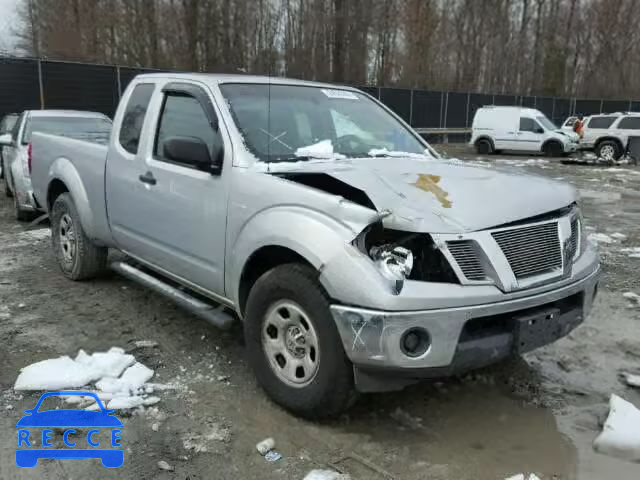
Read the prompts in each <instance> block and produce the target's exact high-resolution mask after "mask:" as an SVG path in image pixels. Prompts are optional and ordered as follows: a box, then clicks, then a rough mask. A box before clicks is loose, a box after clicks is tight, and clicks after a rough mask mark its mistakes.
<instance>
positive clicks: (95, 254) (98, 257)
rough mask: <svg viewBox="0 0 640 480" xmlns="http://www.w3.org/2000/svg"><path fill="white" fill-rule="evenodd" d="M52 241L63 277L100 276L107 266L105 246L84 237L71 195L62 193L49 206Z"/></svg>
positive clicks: (84, 277) (87, 277)
mask: <svg viewBox="0 0 640 480" xmlns="http://www.w3.org/2000/svg"><path fill="white" fill-rule="evenodd" d="M51 242H52V245H53V251H54V253H55V255H56V258H57V260H58V265H60V270H62V273H63V274H64V276H65V277H67V278H69V279H71V280H86V279H89V278H93V277H96V276H98V275H100V274H101V273H102V272H103V271H104V270H105V269H106V265H107V253H108V251H107V249H106V248H104V247H98V246H96V245H94V244H92V243H91V241H90V240H89V238H87V236H86V234H85V233H84V230H83V229H82V224H81V223H80V217H79V215H78V211H77V209H76V206H75V204H74V203H73V199H72V198H71V195H69V194H68V193H63V194H62V195H60V196H59V197H58V198H56V200H55V202H54V203H53V208H52V209H51Z"/></svg>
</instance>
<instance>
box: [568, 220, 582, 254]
mask: <svg viewBox="0 0 640 480" xmlns="http://www.w3.org/2000/svg"><path fill="white" fill-rule="evenodd" d="M578 222H579V221H578V217H573V218H572V219H571V237H570V238H569V258H574V257H575V256H576V253H577V252H578V242H579V241H580V224H579V223H578Z"/></svg>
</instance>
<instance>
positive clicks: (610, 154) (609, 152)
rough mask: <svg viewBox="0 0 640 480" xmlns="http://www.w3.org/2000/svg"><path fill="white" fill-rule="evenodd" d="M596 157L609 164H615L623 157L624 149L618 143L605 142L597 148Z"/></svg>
mask: <svg viewBox="0 0 640 480" xmlns="http://www.w3.org/2000/svg"><path fill="white" fill-rule="evenodd" d="M596 155H597V157H598V158H601V159H602V160H605V161H607V162H614V161H616V160H618V159H619V158H620V156H621V155H622V149H621V148H620V145H619V144H618V143H617V142H614V141H613V140H605V141H603V142H600V143H599V144H598V146H597V147H596Z"/></svg>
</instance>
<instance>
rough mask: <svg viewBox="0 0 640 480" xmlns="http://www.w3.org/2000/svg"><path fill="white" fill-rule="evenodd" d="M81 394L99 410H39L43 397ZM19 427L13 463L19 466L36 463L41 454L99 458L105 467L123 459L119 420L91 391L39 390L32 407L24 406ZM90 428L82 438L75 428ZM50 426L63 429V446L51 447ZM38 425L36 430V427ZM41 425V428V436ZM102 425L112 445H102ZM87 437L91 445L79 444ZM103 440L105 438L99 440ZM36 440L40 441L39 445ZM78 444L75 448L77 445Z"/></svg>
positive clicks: (51, 432)
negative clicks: (89, 398)
mask: <svg viewBox="0 0 640 480" xmlns="http://www.w3.org/2000/svg"><path fill="white" fill-rule="evenodd" d="M70 395H81V396H84V397H92V398H93V399H95V401H96V404H97V405H98V407H100V410H99V411H90V410H82V409H59V410H49V411H43V412H39V411H38V410H39V408H40V406H41V405H42V402H43V400H44V399H45V398H48V397H56V396H57V397H67V396H70ZM25 413H26V414H27V415H25V416H24V417H22V418H21V419H20V420H18V423H17V424H16V426H17V427H18V448H17V449H16V465H18V467H21V468H32V467H35V466H36V464H37V463H38V460H39V459H40V458H58V459H65V458H71V459H81V458H99V459H100V460H101V461H102V465H104V466H105V467H107V468H119V467H121V466H122V464H123V463H124V450H123V448H122V446H121V445H120V439H121V436H120V434H121V428H122V422H121V421H120V420H119V419H118V418H117V417H116V416H115V415H113V413H114V410H108V409H106V408H105V407H104V405H103V404H102V402H101V401H100V398H98V396H97V395H96V394H95V393H92V392H80V391H62V392H48V393H44V394H42V396H41V397H40V400H38V403H37V404H36V406H35V407H34V408H30V409H27V410H25ZM74 427H75V428H83V429H87V428H89V429H90V430H88V431H87V433H86V435H83V437H84V438H82V437H81V436H80V435H79V434H78V432H77V431H76V430H75V428H74ZM53 428H56V429H64V433H63V435H62V440H63V442H64V446H65V448H53V443H52V441H51V440H52V436H53ZM36 429H37V430H36ZM40 429H42V432H41V436H40ZM101 429H103V430H110V432H109V433H110V435H109V439H110V442H109V444H110V446H111V448H99V447H101V445H100V441H98V438H97V437H98V436H99V435H100V434H101ZM84 439H86V444H87V445H88V446H89V447H90V448H81V446H82V445H83V444H84ZM102 442H103V443H104V440H103V441H102ZM38 444H39V445H38ZM76 446H78V448H76Z"/></svg>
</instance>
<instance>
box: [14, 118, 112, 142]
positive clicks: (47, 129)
mask: <svg viewBox="0 0 640 480" xmlns="http://www.w3.org/2000/svg"><path fill="white" fill-rule="evenodd" d="M33 132H41V133H50V134H52V135H62V136H63V137H71V138H76V139H88V140H102V139H107V138H108V136H109V134H110V133H111V120H109V119H107V118H103V117H31V118H29V121H28V122H27V125H26V127H25V129H24V134H23V136H22V143H23V144H27V143H29V142H30V141H31V135H32V134H33Z"/></svg>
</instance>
